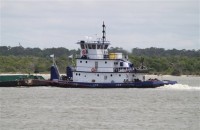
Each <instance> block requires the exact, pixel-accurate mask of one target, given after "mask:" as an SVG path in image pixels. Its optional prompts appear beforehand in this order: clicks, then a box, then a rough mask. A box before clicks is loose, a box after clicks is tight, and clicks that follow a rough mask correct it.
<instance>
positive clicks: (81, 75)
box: [51, 22, 177, 88]
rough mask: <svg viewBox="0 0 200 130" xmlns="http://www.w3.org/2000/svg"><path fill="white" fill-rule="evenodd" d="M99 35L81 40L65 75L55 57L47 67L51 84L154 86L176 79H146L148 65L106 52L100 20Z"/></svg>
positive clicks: (126, 56) (109, 86) (112, 86)
mask: <svg viewBox="0 0 200 130" xmlns="http://www.w3.org/2000/svg"><path fill="white" fill-rule="evenodd" d="M102 27H103V31H102V33H103V36H102V38H100V39H98V40H97V41H91V40H86V41H85V40H81V41H78V42H77V44H79V45H80V50H81V52H80V55H79V56H78V57H76V66H75V67H70V66H68V67H67V69H66V71H67V72H66V76H65V78H62V79H61V77H60V75H59V71H58V68H57V66H56V64H55V61H54V60H53V61H54V63H53V65H52V67H51V80H52V81H53V82H52V85H54V86H58V87H73V88H80V87H86V88H155V87H159V86H163V85H165V84H175V83H177V82H176V81H169V80H165V81H161V80H157V79H146V77H145V75H146V74H147V73H148V69H147V68H146V67H145V66H143V64H142V66H141V67H139V68H137V67H135V66H134V64H133V63H131V62H130V61H129V59H128V55H123V54H122V53H109V52H108V46H109V45H110V42H109V41H107V40H106V26H105V24H104V22H103V25H102Z"/></svg>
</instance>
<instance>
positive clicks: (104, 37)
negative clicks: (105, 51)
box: [102, 21, 106, 44]
mask: <svg viewBox="0 0 200 130" xmlns="http://www.w3.org/2000/svg"><path fill="white" fill-rule="evenodd" d="M102 27H103V31H102V33H103V36H102V40H103V44H104V42H105V41H106V26H105V24H104V21H103V25H102Z"/></svg>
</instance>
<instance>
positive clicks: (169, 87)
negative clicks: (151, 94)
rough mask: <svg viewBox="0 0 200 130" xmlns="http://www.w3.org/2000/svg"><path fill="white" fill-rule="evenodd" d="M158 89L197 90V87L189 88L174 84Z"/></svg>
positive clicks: (199, 88) (198, 88)
mask: <svg viewBox="0 0 200 130" xmlns="http://www.w3.org/2000/svg"><path fill="white" fill-rule="evenodd" d="M159 89H176V90H199V91H200V87H199V86H189V85H184V84H174V85H164V86H162V87H159Z"/></svg>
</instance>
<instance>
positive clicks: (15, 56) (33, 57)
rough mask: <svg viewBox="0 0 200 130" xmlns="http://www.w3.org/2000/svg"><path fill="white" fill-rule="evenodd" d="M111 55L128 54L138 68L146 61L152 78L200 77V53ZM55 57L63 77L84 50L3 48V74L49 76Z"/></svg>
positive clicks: (138, 51) (160, 50)
mask: <svg viewBox="0 0 200 130" xmlns="http://www.w3.org/2000/svg"><path fill="white" fill-rule="evenodd" d="M109 52H117V53H119V52H122V53H123V54H128V56H129V60H130V61H131V62H132V63H134V65H135V66H140V64H141V62H142V60H144V65H145V66H147V67H148V68H149V73H150V74H170V75H200V50H185V49H183V50H177V49H171V50H165V49H164V48H154V47H151V48H145V49H140V48H133V49H132V51H131V52H128V51H126V50H124V49H123V48H118V47H110V48H109ZM52 54H54V55H55V58H56V63H57V66H58V67H59V70H60V72H61V73H65V71H66V66H68V65H72V64H73V63H74V62H73V61H74V59H71V58H69V56H71V55H73V56H74V57H75V56H76V55H77V54H80V50H79V49H77V50H75V49H74V50H69V49H67V48H63V47H60V48H45V49H40V48H24V47H22V46H16V47H10V46H0V73H49V72H50V67H51V65H52V59H51V58H50V55H52Z"/></svg>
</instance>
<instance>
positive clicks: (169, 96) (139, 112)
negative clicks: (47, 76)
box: [0, 77, 200, 130]
mask: <svg viewBox="0 0 200 130" xmlns="http://www.w3.org/2000/svg"><path fill="white" fill-rule="evenodd" d="M169 78H171V77H169ZM178 78H180V77H178ZM184 78H185V77H183V79H181V78H180V80H183V81H185V82H188V83H189V84H184V83H181V82H179V84H177V85H174V86H171V85H169V86H164V87H160V88H156V89H136V88H129V89H79V88H77V89H73V88H56V87H32V88H0V101H1V104H0V105H1V106H0V108H1V112H0V113H1V118H0V129H1V130H27V129H28V130H35V129H37V130H55V129H56V130H83V129H84V130H145V129H148V130H198V129H200V102H199V101H200V85H199V82H200V80H199V77H194V78H191V79H190V81H187V78H186V79H184ZM198 85H199V86H198Z"/></svg>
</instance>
